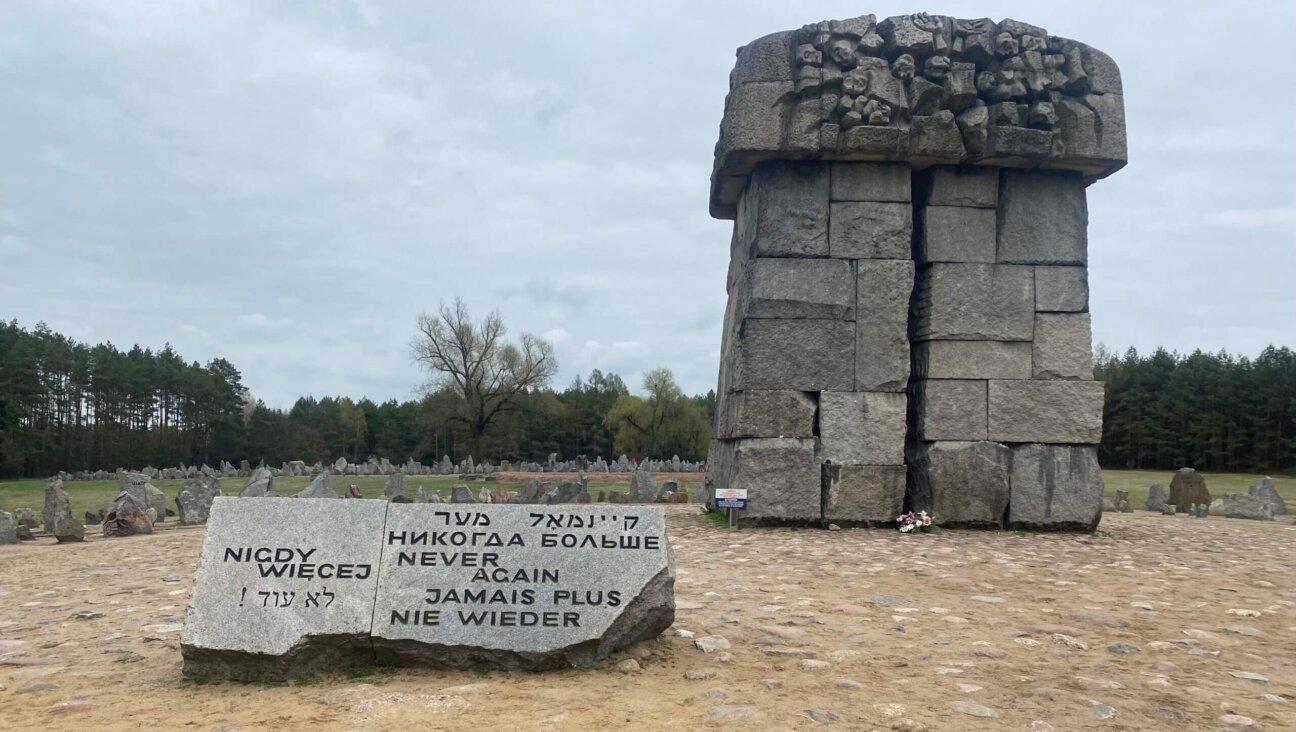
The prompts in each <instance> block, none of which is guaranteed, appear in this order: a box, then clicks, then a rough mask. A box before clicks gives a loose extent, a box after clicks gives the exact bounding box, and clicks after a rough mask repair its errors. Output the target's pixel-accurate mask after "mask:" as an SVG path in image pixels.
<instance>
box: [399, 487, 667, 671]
mask: <svg viewBox="0 0 1296 732" xmlns="http://www.w3.org/2000/svg"><path fill="white" fill-rule="evenodd" d="M674 584H675V563H674V558H673V556H672V554H671V549H670V544H669V542H668V541H667V539H666V523H665V515H664V514H663V513H662V511H661V510H660V509H652V508H639V507H631V506H615V505H607V506H604V507H593V506H571V505H568V506H563V507H562V508H550V507H547V506H519V505H501V504H478V505H475V506H472V507H471V508H460V507H454V508H449V507H447V508H444V509H440V510H433V509H431V508H430V507H428V506H426V505H421V504H417V503H409V504H392V505H391V506H390V507H389V508H388V511H387V529H386V532H385V543H384V547H383V556H382V567H381V571H380V578H379V582H378V599H377V602H376V604H375V608H374V629H373V635H374V646H375V650H376V651H377V655H378V660H379V661H387V662H396V663H417V664H431V665H436V666H447V667H456V668H467V667H472V666H477V665H481V664H487V665H490V666H494V667H502V668H511V669H525V670H539V669H548V668H565V667H571V666H585V665H589V664H591V663H594V662H596V661H599V660H601V659H604V658H607V656H608V654H610V653H611V652H612V651H613V650H615V649H617V648H621V647H623V646H626V645H629V644H631V643H635V642H637V641H641V640H646V639H648V638H655V637H656V636H657V635H658V634H660V633H661V632H662V631H664V630H666V628H668V627H670V625H671V623H672V622H674V619H675V609H674V608H675V604H674Z"/></svg>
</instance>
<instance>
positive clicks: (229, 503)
mask: <svg viewBox="0 0 1296 732" xmlns="http://www.w3.org/2000/svg"><path fill="white" fill-rule="evenodd" d="M386 511H387V504H385V503H383V502H381V501H334V500H328V499H309V498H307V499H289V498H272V499H268V500H265V501H256V502H249V501H240V500H235V499H234V498H230V497H218V498H216V499H215V500H214V501H213V502H212V509H211V515H210V517H209V518H208V520H207V536H206V538H205V539H204V541H203V552H202V556H201V557H200V558H199V560H198V571H197V573H196V574H195V576H194V584H193V588H194V589H193V595H192V597H191V598H190V601H189V613H188V616H187V618H186V619H185V627H184V631H183V633H182V634H181V636H180V652H181V654H182V655H183V657H184V669H183V673H184V675H185V676H186V677H188V678H221V679H238V680H245V681H256V680H269V679H287V678H293V677H298V676H306V675H309V674H313V673H318V672H321V671H329V670H334V669H338V668H342V667H346V666H352V665H356V664H366V663H371V662H372V661H373V647H372V645H371V643H370V641H369V625H370V621H371V619H372V615H373V602H374V591H375V589H376V588H377V586H378V559H379V557H380V556H381V554H382V541H383V536H384V534H383V520H384V517H385V515H386ZM323 527H337V528H339V529H341V528H343V527H345V530H337V531H321V529H322V528H323Z"/></svg>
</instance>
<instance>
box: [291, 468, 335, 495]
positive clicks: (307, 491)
mask: <svg viewBox="0 0 1296 732" xmlns="http://www.w3.org/2000/svg"><path fill="white" fill-rule="evenodd" d="M296 497H297V498H341V497H342V496H339V495H338V494H337V491H335V490H333V477H332V476H331V475H330V474H329V471H327V470H325V471H324V472H322V473H320V474H319V475H317V476H315V477H314V478H312V479H311V482H310V484H309V485H307V486H306V487H305V488H303V489H302V490H301V491H299V492H298V493H297V496H296Z"/></svg>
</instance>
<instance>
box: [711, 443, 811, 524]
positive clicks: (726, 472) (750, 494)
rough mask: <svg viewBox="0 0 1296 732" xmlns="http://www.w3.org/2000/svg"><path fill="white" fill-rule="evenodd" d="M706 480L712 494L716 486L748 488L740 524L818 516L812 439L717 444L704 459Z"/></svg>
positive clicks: (795, 520)
mask: <svg viewBox="0 0 1296 732" xmlns="http://www.w3.org/2000/svg"><path fill="white" fill-rule="evenodd" d="M713 461H714V462H715V464H714V466H713V464H712V463H713ZM713 467H714V470H713ZM707 482H708V483H709V484H710V488H711V491H712V495H714V494H715V491H716V490H717V489H721V488H746V489H747V499H748V503H747V508H746V510H744V511H742V512H741V514H740V517H739V520H740V523H742V524H743V525H751V524H758V523H779V522H797V521H802V522H804V521H815V520H818V519H819V517H820V515H821V513H822V511H821V507H820V501H821V495H820V494H821V483H822V479H821V475H820V469H819V461H818V460H816V459H815V454H814V440H798V439H755V440H736V441H732V442H729V441H723V440H716V441H714V442H713V443H712V446H711V452H710V454H708V456H707Z"/></svg>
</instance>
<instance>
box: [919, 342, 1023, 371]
mask: <svg viewBox="0 0 1296 732" xmlns="http://www.w3.org/2000/svg"><path fill="white" fill-rule="evenodd" d="M1033 375H1034V371H1033V367H1032V361H1031V344H1030V343H1025V342H1013V341H923V342H921V343H916V344H914V376H916V377H918V378H920V379H1029V378H1031V377H1032V376H1033Z"/></svg>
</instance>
